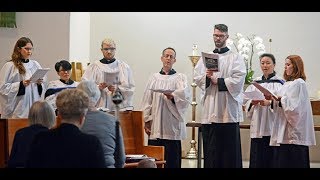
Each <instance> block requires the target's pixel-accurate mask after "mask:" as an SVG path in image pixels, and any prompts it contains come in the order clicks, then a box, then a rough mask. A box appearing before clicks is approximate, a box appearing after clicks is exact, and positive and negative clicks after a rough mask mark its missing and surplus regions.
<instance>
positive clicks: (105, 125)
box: [77, 81, 126, 168]
mask: <svg viewBox="0 0 320 180" xmlns="http://www.w3.org/2000/svg"><path fill="white" fill-rule="evenodd" d="M77 89H81V90H83V91H84V92H86V93H87V94H88V96H89V99H90V103H89V110H88V113H87V115H86V121H85V122H84V124H83V126H82V128H81V131H82V132H84V133H87V134H92V135H94V136H96V137H98V138H99V140H100V142H101V144H102V147H103V151H104V158H105V160H106V166H107V167H109V168H123V167H124V163H125V159H126V157H125V150H124V142H123V136H122V131H121V128H120V127H119V122H118V121H117V119H116V118H115V117H114V116H112V115H110V114H108V113H105V112H102V111H99V110H97V107H96V106H97V104H98V101H99V98H100V93H101V92H100V90H99V88H98V86H97V84H95V82H94V81H82V82H81V83H80V84H79V85H78V86H77Z"/></svg>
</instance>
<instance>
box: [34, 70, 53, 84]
mask: <svg viewBox="0 0 320 180" xmlns="http://www.w3.org/2000/svg"><path fill="white" fill-rule="evenodd" d="M49 70H50V68H41V69H37V71H36V72H34V73H33V74H32V76H31V78H30V81H31V82H37V81H38V80H39V79H43V78H44V76H45V75H46V74H47V72H48V71H49Z"/></svg>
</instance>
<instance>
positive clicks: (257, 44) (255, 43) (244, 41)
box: [227, 33, 266, 84]
mask: <svg viewBox="0 0 320 180" xmlns="http://www.w3.org/2000/svg"><path fill="white" fill-rule="evenodd" d="M232 45H233V46H234V47H235V49H236V50H237V52H238V53H239V54H240V55H242V56H243V58H244V60H245V63H246V68H247V75H246V79H245V84H250V83H251V82H252V81H253V74H254V70H253V69H252V59H253V57H254V54H255V53H256V54H257V55H258V56H260V55H261V54H263V53H265V52H266V51H265V45H264V44H263V40H262V38H261V37H259V36H257V35H250V36H245V37H244V36H243V35H242V34H241V33H237V34H236V36H235V38H233V39H232V38H229V39H228V40H227V46H228V48H229V49H231V46H232ZM255 50H256V52H255Z"/></svg>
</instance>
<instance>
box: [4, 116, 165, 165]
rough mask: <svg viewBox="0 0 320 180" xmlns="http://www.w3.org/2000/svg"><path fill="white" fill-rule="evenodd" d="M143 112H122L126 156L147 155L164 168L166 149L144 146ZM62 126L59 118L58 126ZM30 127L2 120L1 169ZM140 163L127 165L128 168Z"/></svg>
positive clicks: (25, 122) (25, 120)
mask: <svg viewBox="0 0 320 180" xmlns="http://www.w3.org/2000/svg"><path fill="white" fill-rule="evenodd" d="M142 115H143V114H142V111H125V112H120V113H119V117H120V127H121V130H122V134H123V139H124V146H125V153H126V154H145V155H147V156H148V157H153V158H155V159H156V164H157V166H158V167H164V164H165V160H164V147H163V146H144V128H143V127H144V122H143V116H142ZM60 124H61V120H60V119H58V118H57V121H56V126H55V127H57V126H59V125H60ZM27 126H29V121H28V119H0V168H1V167H5V166H6V164H7V161H8V158H9V155H10V152H11V147H12V143H13V138H14V135H15V133H16V131H17V130H18V129H21V128H23V127H27ZM137 165H138V163H128V164H125V167H126V168H132V167H136V166H137Z"/></svg>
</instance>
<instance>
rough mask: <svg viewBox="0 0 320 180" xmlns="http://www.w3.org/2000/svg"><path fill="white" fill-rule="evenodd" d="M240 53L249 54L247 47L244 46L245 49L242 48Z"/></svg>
mask: <svg viewBox="0 0 320 180" xmlns="http://www.w3.org/2000/svg"><path fill="white" fill-rule="evenodd" d="M242 51H243V52H244V53H246V54H248V53H249V52H250V48H249V47H247V46H245V47H243V48H242Z"/></svg>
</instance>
